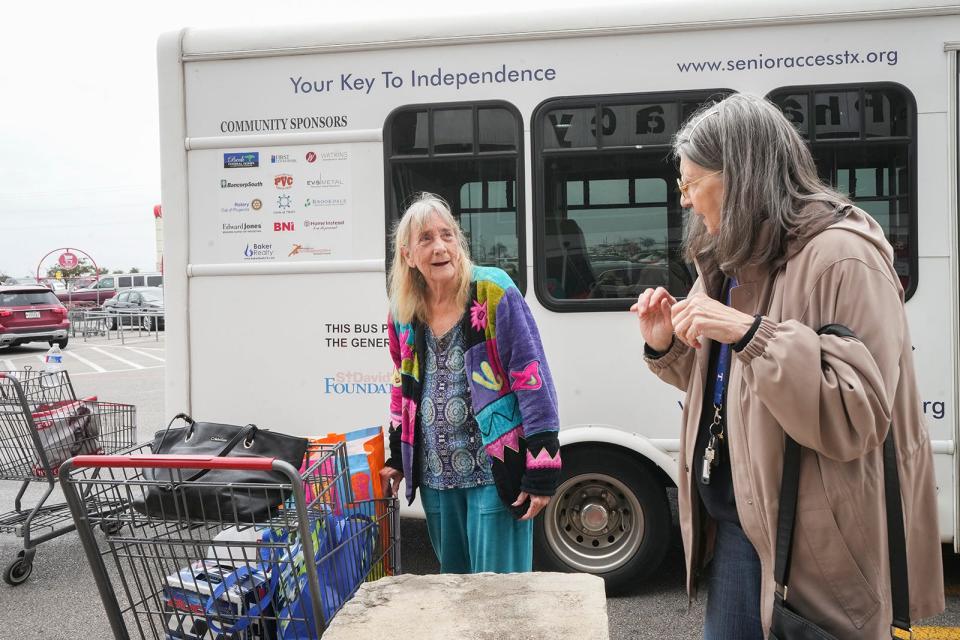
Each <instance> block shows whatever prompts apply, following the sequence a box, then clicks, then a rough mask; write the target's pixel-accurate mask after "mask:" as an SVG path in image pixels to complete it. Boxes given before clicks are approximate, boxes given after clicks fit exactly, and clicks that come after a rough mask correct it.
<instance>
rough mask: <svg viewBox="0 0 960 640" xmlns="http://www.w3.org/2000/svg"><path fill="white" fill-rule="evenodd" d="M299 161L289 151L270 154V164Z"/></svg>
mask: <svg viewBox="0 0 960 640" xmlns="http://www.w3.org/2000/svg"><path fill="white" fill-rule="evenodd" d="M296 161H297V159H296V158H294V157H293V156H292V155H290V154H289V153H271V154H270V164H288V163H289V164H292V163H295V162H296Z"/></svg>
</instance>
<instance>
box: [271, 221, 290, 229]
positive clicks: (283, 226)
mask: <svg viewBox="0 0 960 640" xmlns="http://www.w3.org/2000/svg"><path fill="white" fill-rule="evenodd" d="M273 230H274V231H293V230H294V229H293V221H292V220H291V221H290V222H274V223H273Z"/></svg>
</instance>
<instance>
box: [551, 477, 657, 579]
mask: <svg viewBox="0 0 960 640" xmlns="http://www.w3.org/2000/svg"><path fill="white" fill-rule="evenodd" d="M555 495H556V497H555V498H554V499H553V500H551V501H550V504H549V505H547V508H546V509H545V510H544V533H545V537H546V541H547V544H549V545H550V548H551V549H552V550H553V552H554V553H555V554H556V555H557V556H559V557H560V558H561V559H562V560H563V562H564V563H566V564H567V565H569V566H570V567H572V568H574V569H576V570H578V571H586V572H589V573H607V572H610V571H613V570H615V569H617V568H619V567H621V566H623V565H624V564H626V563H627V562H628V561H629V560H630V558H632V557H633V556H634V555H635V554H636V553H637V550H638V549H639V548H640V544H641V543H642V542H643V536H644V529H645V519H644V514H643V509H642V507H641V506H640V501H639V500H638V499H637V497H636V496H635V495H634V494H633V492H632V491H631V490H630V489H629V488H628V487H627V486H626V485H625V484H623V483H622V482H620V481H619V480H617V479H616V478H613V477H611V476H608V475H605V474H602V473H587V474H582V475H578V476H574V477H572V478H570V479H568V480H567V481H565V482H564V483H563V484H561V485H560V487H559V488H558V489H557V492H556V494H555Z"/></svg>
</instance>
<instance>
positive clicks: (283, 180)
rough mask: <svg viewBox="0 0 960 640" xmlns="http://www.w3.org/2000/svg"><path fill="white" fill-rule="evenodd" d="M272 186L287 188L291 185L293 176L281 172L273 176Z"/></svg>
mask: <svg viewBox="0 0 960 640" xmlns="http://www.w3.org/2000/svg"><path fill="white" fill-rule="evenodd" d="M273 186H275V187H276V188H277V189H289V188H290V187H292V186H293V176H292V175H290V174H289V173H281V174H280V175H276V176H274V177H273Z"/></svg>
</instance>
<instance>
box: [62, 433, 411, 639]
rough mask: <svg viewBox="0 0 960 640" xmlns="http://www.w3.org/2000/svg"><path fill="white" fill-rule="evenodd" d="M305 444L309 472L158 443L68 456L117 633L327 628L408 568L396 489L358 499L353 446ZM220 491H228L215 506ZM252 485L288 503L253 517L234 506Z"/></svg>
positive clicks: (313, 633) (210, 634) (84, 531)
mask: <svg viewBox="0 0 960 640" xmlns="http://www.w3.org/2000/svg"><path fill="white" fill-rule="evenodd" d="M308 454H309V455H308V456H307V457H306V460H307V462H306V463H305V464H304V468H303V469H300V470H298V469H294V468H293V467H292V466H290V465H289V464H287V463H286V462H283V461H278V460H274V459H272V458H239V457H202V456H169V455H151V452H150V448H149V446H144V447H141V448H139V449H137V450H135V451H133V452H131V454H130V455H124V456H96V455H81V456H77V457H74V458H72V459H71V460H69V461H67V462H66V463H64V465H63V466H62V467H61V469H60V478H61V483H62V485H63V488H64V493H65V494H66V497H67V501H68V502H69V503H70V507H71V510H72V512H73V516H74V518H75V519H76V522H77V529H78V533H79V535H80V538H81V541H82V543H83V546H84V550H85V552H86V555H87V559H88V561H89V562H90V566H91V568H92V570H93V575H94V578H95V580H96V583H97V587H98V589H99V591H100V596H101V599H102V601H103V605H104V608H105V609H106V613H107V618H108V620H109V622H110V627H111V630H112V632H113V634H114V636H115V637H116V638H118V639H120V638H124V639H125V638H155V639H159V638H171V639H172V638H176V639H184V640H187V639H189V640H194V639H200V638H203V639H205V640H221V639H222V640H227V639H229V640H240V639H243V640H261V639H263V640H265V639H271V640H272V639H274V638H280V639H283V640H301V639H306V638H317V637H319V636H320V634H321V633H322V632H323V630H324V629H325V628H326V627H327V625H328V624H329V622H330V619H331V618H332V617H333V615H334V614H336V612H337V611H338V610H339V609H340V608H341V607H342V606H343V604H344V603H345V602H346V601H347V600H348V599H349V598H350V597H351V596H352V595H353V593H354V592H355V591H356V589H357V588H358V587H359V585H360V584H361V583H362V582H364V581H368V580H376V579H378V578H380V577H383V576H385V575H391V574H394V573H397V572H399V571H400V557H399V543H398V541H399V518H398V505H397V501H396V499H395V498H390V499H383V500H366V501H358V502H354V501H353V500H352V493H351V488H350V475H349V470H348V468H347V457H346V450H345V448H344V445H343V444H337V445H312V448H311V450H310V451H308ZM204 469H233V470H236V469H242V470H246V471H263V472H268V471H272V472H274V476H273V477H276V474H277V473H279V474H282V477H283V478H284V480H283V482H280V483H277V482H275V481H273V482H270V483H263V482H252V481H251V482H246V483H237V482H233V483H221V484H217V483H216V482H206V481H204V478H202V477H201V478H200V479H196V477H197V476H198V475H199V474H197V471H198V470H204ZM206 477H209V476H206ZM264 477H266V475H265V476H264ZM156 492H166V496H167V497H166V499H165V500H164V501H157V500H154V502H153V503H152V504H154V505H157V504H163V505H166V506H165V507H164V509H163V511H162V512H161V513H157V508H156V506H155V507H154V508H152V509H151V508H148V506H147V505H148V496H151V495H156ZM192 492H201V493H203V495H205V496H206V497H205V498H204V500H203V509H201V511H202V517H198V513H197V512H198V508H197V506H196V504H195V505H194V506H193V508H187V504H186V501H189V500H191V495H194V496H195V495H198V494H197V493H192ZM210 492H218V493H217V495H219V496H222V500H220V501H219V502H218V507H219V508H210V499H209V496H210ZM244 494H248V495H249V496H255V495H260V496H263V495H270V496H277V495H279V496H281V498H282V502H281V503H280V504H277V505H276V506H275V507H274V508H271V509H270V510H269V513H268V514H267V516H266V517H264V518H263V519H262V520H261V521H258V522H251V521H249V520H248V519H247V518H248V517H249V516H244V515H242V514H241V513H240V512H238V510H237V509H236V508H235V507H233V508H232V507H231V505H236V504H238V502H240V503H242V502H243V500H242V499H241V500H239V501H238V499H237V498H238V497H239V498H243V495H244ZM117 504H122V505H125V507H124V508H121V509H119V510H118V509H116V505H117ZM170 505H183V508H181V507H180V506H174V508H170Z"/></svg>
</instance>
